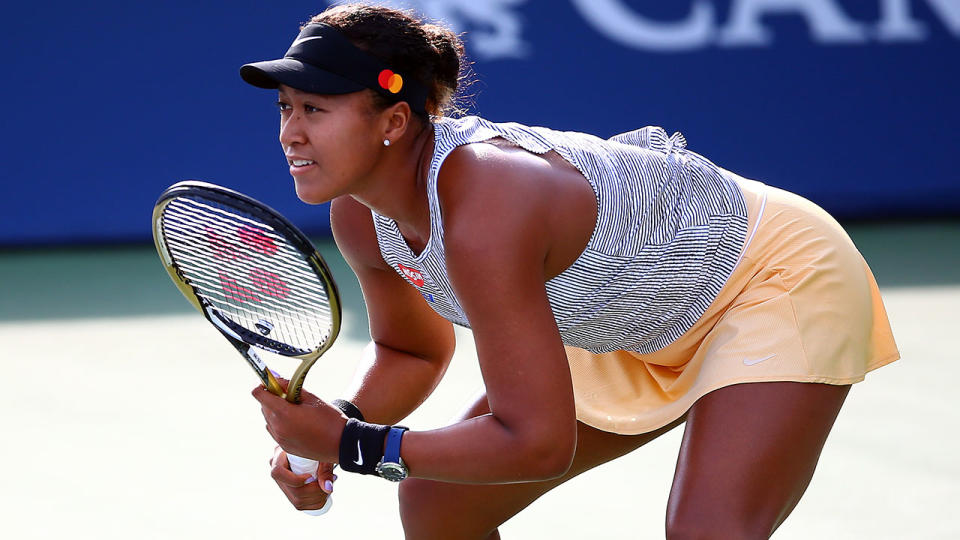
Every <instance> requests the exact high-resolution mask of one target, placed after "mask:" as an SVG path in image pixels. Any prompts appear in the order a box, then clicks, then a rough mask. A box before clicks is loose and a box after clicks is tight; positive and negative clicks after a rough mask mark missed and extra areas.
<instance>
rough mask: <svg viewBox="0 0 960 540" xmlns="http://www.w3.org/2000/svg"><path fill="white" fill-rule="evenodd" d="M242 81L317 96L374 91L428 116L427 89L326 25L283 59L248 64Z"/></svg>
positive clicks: (313, 27) (304, 35) (309, 32)
mask: <svg viewBox="0 0 960 540" xmlns="http://www.w3.org/2000/svg"><path fill="white" fill-rule="evenodd" d="M240 77H242V78H243V80H244V81H246V82H248V83H250V84H252V85H253V86H257V87H259V88H277V87H278V86H280V85H281V84H282V85H285V86H289V87H291V88H296V89H297V90H302V91H304V92H310V93H311V94H348V93H350V92H357V91H360V90H363V89H364V88H369V89H371V90H374V91H376V92H377V93H379V94H381V95H383V96H385V97H387V98H389V99H391V100H394V101H406V102H407V103H408V104H409V105H410V108H411V109H413V110H414V111H416V112H418V113H421V114H426V102H427V91H426V89H425V88H424V87H423V85H421V84H420V83H419V82H417V81H416V80H414V79H413V77H412V76H408V75H406V74H402V73H396V72H394V71H392V70H391V69H390V68H389V67H388V66H387V65H386V64H384V63H383V62H382V61H381V60H380V59H378V58H376V57H374V56H373V55H371V54H369V53H367V52H366V51H364V50H362V49H360V48H359V47H357V46H355V45H354V44H353V43H350V40H348V39H347V38H346V37H345V36H344V35H343V34H341V33H340V32H339V31H338V30H337V29H335V28H333V27H332V26H328V25H326V24H320V23H311V24H308V25H307V26H305V27H304V28H303V30H302V31H301V32H300V35H298V36H297V39H295V40H294V41H293V44H292V45H291V46H290V49H288V50H287V53H286V54H284V55H283V58H280V59H279V60H266V61H263V62H254V63H252V64H246V65H244V66H243V67H241V68H240Z"/></svg>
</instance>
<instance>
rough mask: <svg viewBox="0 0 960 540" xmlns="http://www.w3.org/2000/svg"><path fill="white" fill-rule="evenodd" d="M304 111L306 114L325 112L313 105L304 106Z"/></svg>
mask: <svg viewBox="0 0 960 540" xmlns="http://www.w3.org/2000/svg"><path fill="white" fill-rule="evenodd" d="M303 110H304V112H308V113H314V112H324V109H321V108H320V107H314V106H313V105H304V106H303Z"/></svg>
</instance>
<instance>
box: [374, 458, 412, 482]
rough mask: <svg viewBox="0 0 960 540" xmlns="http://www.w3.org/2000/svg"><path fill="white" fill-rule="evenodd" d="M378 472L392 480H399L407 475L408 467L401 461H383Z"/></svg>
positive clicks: (378, 467)
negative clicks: (400, 462)
mask: <svg viewBox="0 0 960 540" xmlns="http://www.w3.org/2000/svg"><path fill="white" fill-rule="evenodd" d="M377 474H379V475H380V476H381V477H382V478H386V479H387V480H390V481H391V482H399V481H401V480H403V479H404V478H406V477H407V468H406V467H404V466H403V465H401V464H399V463H381V464H379V465H377Z"/></svg>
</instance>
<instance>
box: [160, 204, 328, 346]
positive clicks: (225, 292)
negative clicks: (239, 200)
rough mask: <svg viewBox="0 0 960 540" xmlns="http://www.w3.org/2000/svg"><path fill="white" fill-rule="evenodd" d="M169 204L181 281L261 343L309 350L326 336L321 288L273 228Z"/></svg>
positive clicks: (169, 234)
mask: <svg viewBox="0 0 960 540" xmlns="http://www.w3.org/2000/svg"><path fill="white" fill-rule="evenodd" d="M216 205H217V203H214V202H210V203H203V202H199V201H197V200H194V199H186V198H178V199H174V200H173V201H171V202H170V204H169V205H168V206H167V208H166V210H165V211H164V215H163V217H162V227H163V232H164V236H165V240H166V244H167V249H168V251H169V252H170V255H171V257H172V259H173V260H174V262H175V263H176V265H177V266H178V267H179V268H180V270H181V272H182V274H183V277H184V278H185V279H186V280H187V281H188V282H189V283H190V284H191V285H192V286H193V287H194V288H195V289H196V290H197V293H198V296H201V297H202V298H204V299H205V300H207V301H208V302H209V303H210V304H211V305H213V306H214V307H215V308H216V309H217V310H219V311H220V312H221V314H223V315H224V316H225V317H226V318H228V319H230V320H231V321H233V322H234V323H236V324H239V325H240V326H242V327H244V328H246V329H247V330H249V331H251V332H256V333H258V334H260V335H264V336H265V337H267V338H269V339H272V340H275V341H279V342H281V343H284V344H286V345H290V346H292V347H295V348H298V349H303V350H314V349H316V348H318V347H319V346H320V344H323V343H324V342H326V340H327V339H329V337H330V333H331V330H332V326H333V322H332V319H333V315H332V313H331V309H330V299H329V297H328V295H327V290H326V286H325V284H324V282H323V281H322V280H321V278H320V277H319V276H318V275H317V273H316V271H315V270H314V268H313V266H312V265H311V264H310V262H309V261H308V260H307V259H306V257H305V256H304V255H302V254H301V252H300V251H299V250H298V249H296V248H295V247H293V246H292V245H291V244H290V243H289V242H288V241H287V240H286V239H285V238H284V236H283V235H282V234H280V233H278V232H277V231H276V230H274V229H273V228H272V227H271V226H270V225H268V224H266V223H263V222H262V221H260V220H257V219H255V218H253V217H251V216H245V215H242V214H241V213H238V211H237V210H234V209H232V208H221V207H218V206H216Z"/></svg>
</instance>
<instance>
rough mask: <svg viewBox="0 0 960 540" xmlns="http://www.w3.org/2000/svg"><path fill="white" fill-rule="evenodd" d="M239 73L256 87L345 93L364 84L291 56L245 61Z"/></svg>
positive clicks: (318, 92) (313, 92) (354, 90)
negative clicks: (261, 60)
mask: <svg viewBox="0 0 960 540" xmlns="http://www.w3.org/2000/svg"><path fill="white" fill-rule="evenodd" d="M240 77H241V78H242V79H243V80H244V81H246V82H247V83H249V84H252V85H253V86H256V87H257V88H267V89H275V88H278V87H279V86H280V85H281V84H282V85H284V86H289V87H291V88H296V89H297V90H301V91H303V92H309V93H311V94H349V93H351V92H358V91H360V90H363V89H365V88H366V86H364V85H362V84H359V83H356V82H354V81H351V80H349V79H346V78H344V77H341V76H340V75H336V74H334V73H331V72H329V71H326V70H324V69H321V68H318V67H316V66H312V65H310V64H306V63H304V62H301V61H300V60H297V59H295V58H280V59H278V60H265V61H263V62H254V63H252V64H245V65H244V66H243V67H241V68H240Z"/></svg>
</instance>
